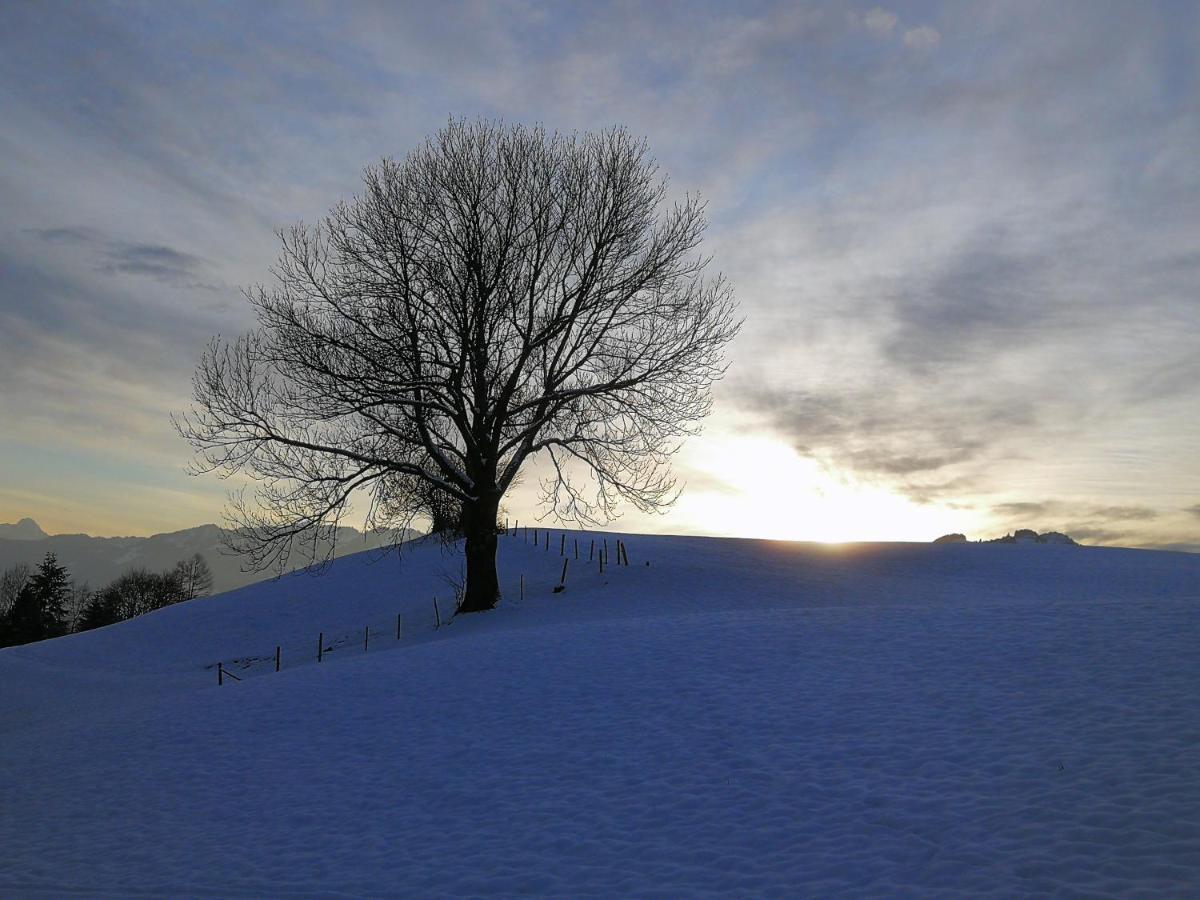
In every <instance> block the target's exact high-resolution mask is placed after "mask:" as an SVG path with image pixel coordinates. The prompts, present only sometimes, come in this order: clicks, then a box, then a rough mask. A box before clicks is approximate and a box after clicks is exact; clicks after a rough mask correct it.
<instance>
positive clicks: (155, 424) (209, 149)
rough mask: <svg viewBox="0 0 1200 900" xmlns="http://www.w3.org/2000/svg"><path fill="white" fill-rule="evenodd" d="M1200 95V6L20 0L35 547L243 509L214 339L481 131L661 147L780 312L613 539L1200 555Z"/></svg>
mask: <svg viewBox="0 0 1200 900" xmlns="http://www.w3.org/2000/svg"><path fill="white" fill-rule="evenodd" d="M1198 77H1200V9H1198V8H1197V7H1196V5H1195V4H1192V3H1183V2H1181V3H1151V2H1145V3H1137V4H1133V3H1127V4H1096V3H1091V2H1080V3H1071V2H1056V3H1053V4H1047V3H1043V2H1027V3H1026V2H1019V0H1005V2H997V3H970V2H946V3H938V2H918V3H911V4H910V3H906V4H887V5H882V6H874V5H871V4H869V3H868V4H846V3H748V2H742V3H736V4H735V3H655V4H643V3H603V2H589V3H578V4H570V3H562V4H558V3H555V4H550V3H503V2H487V3H483V2H481V3H439V4H425V3H413V4H399V3H379V4H374V3H336V4H333V3H330V4H306V3H299V2H289V3H281V4H275V3H266V2H247V3H216V2H211V3H170V4H167V3H132V2H130V3H115V4H103V3H88V4H78V5H75V4H63V3H56V2H29V3H25V2H20V0H15V2H13V0H10V2H7V3H5V4H3V5H2V6H0V110H2V115H0V160H3V162H2V163H0V237H2V240H0V522H3V521H8V522H12V521H16V520H17V519H18V518H21V517H23V516H32V517H34V518H35V519H37V520H38V522H39V523H40V524H41V525H42V527H43V528H44V529H46V530H47V531H49V532H51V533H60V532H81V531H82V532H88V533H91V534H100V535H115V534H128V535H139V534H142V535H144V534H152V533H156V532H162V531H170V530H175V529H181V528H186V527H190V526H193V525H197V524H200V523H202V522H209V521H219V518H220V513H221V509H222V505H223V498H224V492H225V489H226V488H227V486H228V485H226V484H224V483H222V482H220V481H219V480H218V479H215V478H212V477H209V478H195V477H192V476H189V475H187V474H186V473H185V471H184V468H185V466H186V464H187V462H188V460H189V459H190V448H189V447H188V445H187V444H186V443H185V442H184V441H183V440H182V439H181V438H180V437H179V436H178V435H177V434H176V433H175V431H174V430H173V428H172V426H171V423H170V421H169V415H170V413H171V412H173V411H180V410H182V409H183V408H185V407H186V406H187V404H188V401H189V396H190V377H191V374H192V372H193V371H194V368H195V364H196V362H197V361H198V359H199V356H200V353H201V351H202V350H203V348H204V345H205V343H206V342H207V340H208V338H209V337H210V336H211V335H213V334H218V333H220V334H222V335H225V336H234V335H236V334H239V333H242V332H244V331H246V330H248V329H249V328H251V327H252V326H253V324H254V322H253V317H252V315H251V311H250V309H249V306H248V304H247V303H246V302H245V300H244V298H243V297H242V296H241V293H240V291H241V289H242V288H244V287H247V286H251V285H254V284H256V283H260V282H265V281H268V279H269V273H268V267H269V266H270V265H271V264H272V263H273V262H274V259H275V257H276V255H277V252H278V243H277V238H276V237H275V233H274V232H275V230H276V229H278V228H280V227H284V226H287V225H291V224H293V223H295V222H298V221H306V222H310V223H311V222H314V221H316V220H317V219H318V218H319V217H320V216H322V215H323V214H324V213H325V212H327V211H328V209H329V208H330V207H331V206H332V205H333V204H334V203H336V202H337V201H338V200H340V199H343V198H349V197H351V196H352V195H353V194H354V193H355V191H356V190H357V189H358V185H359V183H360V181H359V179H360V177H361V173H362V169H363V167H364V166H365V165H367V164H369V163H371V162H374V161H377V160H378V159H379V158H380V157H383V156H392V157H396V158H402V157H403V156H404V155H405V154H406V153H407V152H408V151H409V150H411V149H413V148H414V147H415V146H416V145H417V144H418V143H419V142H420V141H421V140H422V139H423V138H424V137H426V136H427V135H430V134H432V133H434V132H436V131H437V130H438V129H439V128H440V127H442V126H444V125H445V123H446V122H447V120H448V119H449V118H450V117H451V116H454V117H467V118H474V117H484V118H488V119H502V120H504V121H508V122H522V123H527V124H533V123H541V124H544V125H545V126H546V127H547V128H549V129H552V130H553V129H557V130H561V131H587V130H596V129H600V128H605V127H608V126H611V125H624V126H626V127H628V128H629V129H630V130H631V131H632V132H634V133H635V134H638V135H643V136H645V137H646V139H647V141H648V142H649V145H650V148H651V151H652V153H653V155H654V157H655V159H656V160H657V162H658V163H659V165H660V166H661V168H662V170H663V171H665V172H666V173H668V174H669V176H670V179H671V185H672V188H673V189H677V190H680V191H692V192H698V193H700V194H701V195H702V196H703V197H704V198H705V199H706V200H707V201H708V209H709V214H710V218H711V225H710V228H709V231H708V233H707V236H706V239H705V243H704V249H705V250H706V251H707V252H708V253H710V254H711V255H712V257H713V263H712V266H713V268H714V270H720V271H721V272H723V273H724V274H725V275H726V276H727V277H728V278H729V280H730V281H731V283H732V284H733V286H734V289H735V292H736V296H737V298H738V301H739V304H740V308H741V313H742V315H743V316H744V317H745V325H744V327H743V329H742V332H741V334H740V335H739V337H738V338H737V339H736V341H735V342H734V343H733V345H732V346H731V347H730V350H729V362H730V367H729V371H728V374H727V376H726V378H725V379H724V380H723V381H722V382H721V383H720V384H719V386H718V387H717V389H716V394H715V397H716V402H715V407H714V412H713V414H712V416H711V417H710V419H709V420H708V421H707V423H706V425H705V431H704V434H703V435H702V436H700V437H698V438H695V439H693V440H692V441H691V442H690V443H689V444H688V445H687V446H686V447H685V448H684V450H683V451H682V452H681V453H680V455H679V457H678V459H677V463H676V467H675V468H676V472H677V474H678V475H679V477H680V479H681V481H682V482H684V483H685V484H686V488H685V490H684V493H683V495H682V496H681V498H680V500H679V502H678V503H677V504H676V505H675V506H674V507H673V508H672V509H671V510H669V511H668V512H667V513H666V514H664V515H661V516H646V515H642V514H636V513H634V512H632V511H631V512H630V513H628V514H626V515H625V516H624V517H623V518H621V519H620V520H618V524H617V525H615V526H614V527H618V528H622V529H626V530H640V531H657V532H676V533H698V534H730V535H742V536H754V537H775V538H787V539H803V540H823V541H844V540H930V539H932V538H934V537H936V536H938V535H939V534H942V533H946V532H962V533H965V534H967V535H968V537H970V538H972V539H975V538H986V537H993V536H997V535H1000V534H1004V533H1006V532H1008V531H1011V530H1012V529H1014V528H1021V527H1029V528H1035V529H1037V530H1041V531H1045V530H1051V529H1054V530H1061V531H1066V532H1067V533H1069V534H1071V535H1072V536H1073V537H1075V538H1076V539H1078V540H1080V541H1082V542H1085V543H1097V544H1118V545H1126V546H1156V547H1174V548H1178V549H1191V550H1196V551H1200V451H1198V449H1197V448H1198V447H1200V296H1198V291H1200V202H1197V201H1198V200H1200V153H1198V152H1197V148H1198V147H1200V80H1198ZM535 497H536V482H535V480H532V479H527V481H526V484H525V485H523V486H522V487H521V488H520V489H518V490H517V491H516V492H515V493H514V494H513V495H512V496H510V497H509V498H508V500H507V501H506V505H507V507H508V509H509V512H510V513H511V514H512V515H513V517H514V518H520V519H522V520H526V521H532V520H533V517H534V516H535V515H536V514H537V510H536V508H535V502H534V501H535Z"/></svg>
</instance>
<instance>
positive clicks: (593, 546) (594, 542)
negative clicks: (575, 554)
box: [588, 538, 596, 562]
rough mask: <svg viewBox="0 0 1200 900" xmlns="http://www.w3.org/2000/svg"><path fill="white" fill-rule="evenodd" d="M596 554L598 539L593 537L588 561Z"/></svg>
mask: <svg viewBox="0 0 1200 900" xmlns="http://www.w3.org/2000/svg"><path fill="white" fill-rule="evenodd" d="M595 555H596V539H595V538H592V545H591V546H590V547H588V562H591V561H592V557H593V556H595Z"/></svg>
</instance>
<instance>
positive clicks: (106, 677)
mask: <svg viewBox="0 0 1200 900" xmlns="http://www.w3.org/2000/svg"><path fill="white" fill-rule="evenodd" d="M559 534H560V533H559V532H552V533H551V538H550V547H549V550H547V549H544V548H545V544H544V543H543V544H540V545H539V546H538V547H536V548H535V547H534V546H533V545H532V543H531V538H532V534H530V536H529V540H527V539H526V537H525V535H524V533H522V534H521V535H518V536H515V537H505V538H502V539H501V579H502V585H503V587H504V590H505V592H506V594H505V601H504V604H503V606H502V608H501V609H498V610H496V611H495V612H493V613H488V614H483V615H475V616H470V617H464V618H462V619H454V620H453V621H451V622H449V624H444V625H443V627H441V628H440V629H439V628H436V627H435V613H434V608H433V598H434V597H435V596H436V597H438V598H439V606H440V612H441V614H442V615H443V616H445V615H446V613H447V611H448V607H449V606H450V605H451V601H450V594H451V589H450V587H449V585H448V583H447V578H453V576H454V575H455V573H456V571H457V561H456V559H455V558H454V557H453V556H452V555H447V554H445V553H443V552H442V551H441V550H440V549H439V548H438V547H437V546H436V544H432V543H420V544H418V545H416V546H414V547H412V548H411V549H410V551H409V552H408V553H407V555H406V556H405V557H404V558H403V559H402V560H397V558H396V557H394V556H392V557H385V558H383V559H376V558H375V557H374V555H373V554H370V553H368V554H360V555H358V556H352V557H346V558H343V559H342V560H339V561H338V562H337V563H335V564H334V565H333V567H332V568H331V569H330V571H329V572H328V573H327V574H325V575H324V576H322V577H319V578H312V577H308V576H299V577H290V578H285V579H282V580H280V581H276V582H267V583H261V584H257V585H252V586H250V587H247V588H243V589H241V590H238V591H234V592H231V593H228V594H224V595H220V596H217V597H211V598H206V599H202V600H197V601H193V602H191V603H188V604H183V605H181V606H177V607H170V608H167V609H164V610H161V611H159V612H156V613H153V614H151V615H148V616H144V617H142V618H140V619H136V620H133V621H131V622H127V623H123V624H121V625H118V626H114V627H111V628H107V629H102V630H100V631H97V632H91V633H87V634H82V635H75V636H71V637H67V638H62V639H59V640H56V641H50V642H45V643H41V644H35V645H29V646H25V647H17V648H11V649H8V650H4V651H0V707H2V708H3V710H4V712H3V719H2V721H0V797H2V798H3V800H2V802H0V895H3V896H26V895H34V896H36V895H43V894H50V895H62V894H70V895H72V896H74V895H77V894H79V893H85V894H86V893H87V892H89V891H90V892H93V893H95V894H97V895H102V896H135V895H150V896H205V897H208V896H270V897H284V896H323V897H328V896H363V895H381V894H388V895H406V896H497V895H499V896H505V895H528V894H534V895H547V894H549V895H560V896H572V897H587V896H613V895H618V896H622V895H641V896H644V895H657V896H695V895H705V894H717V893H726V894H731V895H738V896H797V895H799V896H831V895H848V896H895V895H911V894H913V893H926V892H929V893H933V892H937V891H946V892H951V893H956V894H970V895H985V894H991V895H995V896H1012V895H1015V894H1029V893H1046V892H1053V891H1057V890H1064V889H1065V890H1068V891H1072V892H1077V893H1092V894H1100V895H1102V894H1113V895H1127V894H1129V893H1131V892H1135V891H1138V890H1141V891H1146V892H1153V893H1175V894H1178V895H1187V894H1195V893H1196V892H1198V891H1200V770H1198V769H1197V768H1196V766H1195V764H1194V753H1195V748H1196V746H1197V745H1198V743H1200V706H1198V705H1197V704H1196V703H1195V701H1194V693H1195V686H1196V684H1198V683H1200V654H1197V653H1196V652H1195V648H1196V646H1197V645H1198V639H1200V615H1198V613H1200V557H1197V556H1192V555H1186V554H1173V553H1159V552H1150V551H1134V550H1117V549H1109V548H1081V547H1073V546H1054V545H1037V544H1030V545H1022V544H1015V545H1003V544H991V545H981V544H950V545H939V546H932V545H928V544H881V545H855V546H847V547H825V546H821V545H812V544H790V543H774V542H765V541H741V540H722V539H712V538H677V537H649V536H638V535H631V536H628V537H627V538H626V539H627V541H628V551H629V560H630V563H631V565H630V566H628V567H624V566H616V565H615V560H616V553H615V544H616V540H617V537H618V536H615V535H612V534H609V535H593V534H583V535H578V534H576V533H574V532H568V533H567V538H566V548H567V554H568V556H569V557H570V562H569V564H568V571H567V582H566V584H567V586H566V589H565V590H564V591H562V592H561V593H557V594H556V593H553V587H554V585H555V584H557V583H558V580H559V576H560V573H561V571H562V562H563V560H562V558H561V557H560V556H559V547H560V537H559ZM577 538H578V539H579V540H580V544H581V548H580V551H581V552H580V556H581V558H580V559H579V560H578V561H576V560H575V558H574V541H575V540H576V539H577ZM594 539H597V540H600V541H603V540H605V539H607V540H608V542H609V548H610V551H611V556H610V559H611V561H612V563H613V564H610V565H609V566H608V567H607V568H606V569H605V571H604V573H603V575H601V574H600V573H599V571H598V565H597V562H596V561H595V560H593V561H592V562H591V563H589V562H588V561H587V556H588V550H589V547H590V545H591V541H592V540H594ZM646 563H649V565H646ZM522 577H523V578H524V590H525V597H524V600H522V599H521V597H520V591H521V587H520V585H521V580H522ZM397 616H400V619H401V621H400V624H401V627H402V635H401V638H400V639H399V640H396V636H395V629H396V618H397ZM364 626H370V627H371V632H370V634H369V635H368V636H367V637H368V641H367V649H366V651H364V650H363V647H362V642H363V627H364ZM318 633H323V634H324V636H325V641H324V644H323V646H328V647H333V648H334V649H332V650H329V651H327V652H325V653H324V659H323V661H322V662H320V663H318V662H317V661H316V655H317V636H318ZM276 646H280V647H281V662H282V671H281V672H279V673H278V674H276V673H275V672H274V651H275V647H276ZM218 662H221V664H222V666H223V667H228V668H229V670H230V671H232V672H234V673H235V674H237V675H239V676H240V677H241V678H242V679H243V680H242V681H241V682H236V681H232V680H229V681H227V682H226V684H225V685H224V686H222V687H218V686H217V673H216V668H215V666H216V664H217V663H218Z"/></svg>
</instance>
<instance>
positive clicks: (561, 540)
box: [558, 531, 567, 556]
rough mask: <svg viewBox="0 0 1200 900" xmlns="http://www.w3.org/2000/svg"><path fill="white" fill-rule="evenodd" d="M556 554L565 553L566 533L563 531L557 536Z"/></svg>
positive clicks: (563, 554)
mask: <svg viewBox="0 0 1200 900" xmlns="http://www.w3.org/2000/svg"><path fill="white" fill-rule="evenodd" d="M558 555H559V556H566V555H567V533H566V532H565V531H564V532H563V533H562V534H560V535H559V536H558Z"/></svg>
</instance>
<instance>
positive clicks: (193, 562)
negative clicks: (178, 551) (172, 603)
mask: <svg viewBox="0 0 1200 900" xmlns="http://www.w3.org/2000/svg"><path fill="white" fill-rule="evenodd" d="M174 575H175V577H176V579H177V580H178V581H179V589H180V591H181V593H182V596H183V599H184V600H195V599H196V598H197V597H204V596H206V595H207V594H208V593H209V592H210V591H211V590H212V586H213V576H212V570H211V569H210V568H209V567H208V560H206V559H205V558H204V554H203V553H193V554H192V555H191V556H190V557H188V558H187V559H181V560H180V561H179V562H177V563H176V564H175V571H174Z"/></svg>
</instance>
